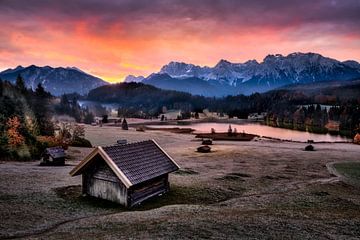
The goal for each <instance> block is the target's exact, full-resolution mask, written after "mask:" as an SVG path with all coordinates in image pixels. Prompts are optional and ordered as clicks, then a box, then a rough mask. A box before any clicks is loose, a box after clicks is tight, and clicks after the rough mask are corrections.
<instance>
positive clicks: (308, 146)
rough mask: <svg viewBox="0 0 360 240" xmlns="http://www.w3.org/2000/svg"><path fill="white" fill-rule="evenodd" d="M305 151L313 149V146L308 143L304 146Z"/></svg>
mask: <svg viewBox="0 0 360 240" xmlns="http://www.w3.org/2000/svg"><path fill="white" fill-rule="evenodd" d="M305 151H315V148H314V146H313V145H311V144H310V145H307V146H306V147H305Z"/></svg>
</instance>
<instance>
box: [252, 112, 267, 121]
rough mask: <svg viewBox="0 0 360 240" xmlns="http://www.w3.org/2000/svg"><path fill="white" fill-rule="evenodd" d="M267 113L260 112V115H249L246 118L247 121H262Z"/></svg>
mask: <svg viewBox="0 0 360 240" xmlns="http://www.w3.org/2000/svg"><path fill="white" fill-rule="evenodd" d="M266 115H267V113H266V112H262V113H250V114H249V116H248V119H249V120H263V119H265V117H266Z"/></svg>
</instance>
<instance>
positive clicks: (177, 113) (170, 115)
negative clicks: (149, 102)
mask: <svg viewBox="0 0 360 240" xmlns="http://www.w3.org/2000/svg"><path fill="white" fill-rule="evenodd" d="M162 116H164V119H165V120H176V119H178V118H179V117H181V110H176V109H172V110H167V111H166V113H162V114H160V118H161V119H162V118H163V117H162Z"/></svg>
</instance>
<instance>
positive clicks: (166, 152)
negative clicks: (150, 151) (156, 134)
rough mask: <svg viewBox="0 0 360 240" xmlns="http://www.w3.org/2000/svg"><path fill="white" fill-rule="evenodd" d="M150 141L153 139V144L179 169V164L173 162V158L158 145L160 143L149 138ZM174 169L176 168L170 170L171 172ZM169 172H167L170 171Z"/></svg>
mask: <svg viewBox="0 0 360 240" xmlns="http://www.w3.org/2000/svg"><path fill="white" fill-rule="evenodd" d="M151 141H153V143H155V145H156V146H157V147H158V148H159V149H160V150H161V151H162V152H163V153H164V154H165V155H166V156H167V157H168V158H169V159H170V160H171V161H172V162H173V163H174V164H175V165H176V167H177V168H178V169H180V166H179V165H178V164H177V163H176V162H175V160H174V159H173V158H172V157H171V156H170V155H169V154H168V153H167V152H166V151H165V150H164V149H163V148H162V147H160V145H159V144H158V143H157V142H156V141H155V140H154V139H151ZM175 171H176V170H174V171H171V172H175ZM171 172H169V173H171Z"/></svg>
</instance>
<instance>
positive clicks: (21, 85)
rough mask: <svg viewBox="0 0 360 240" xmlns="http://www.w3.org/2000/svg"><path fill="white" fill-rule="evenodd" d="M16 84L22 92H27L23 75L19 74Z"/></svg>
mask: <svg viewBox="0 0 360 240" xmlns="http://www.w3.org/2000/svg"><path fill="white" fill-rule="evenodd" d="M15 86H16V87H17V89H19V90H20V91H21V92H22V93H25V92H26V86H25V82H24V79H23V78H22V76H21V75H20V74H19V75H18V76H17V78H16V82H15Z"/></svg>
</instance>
